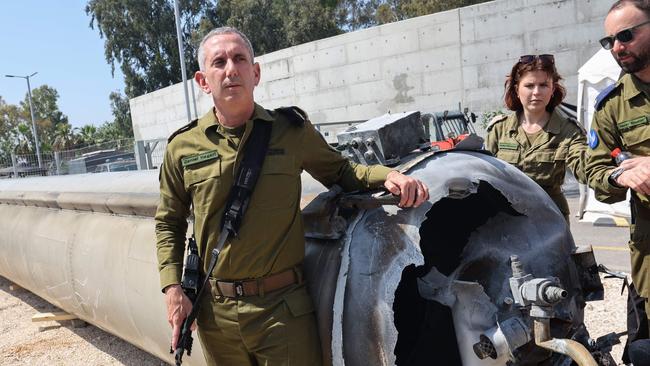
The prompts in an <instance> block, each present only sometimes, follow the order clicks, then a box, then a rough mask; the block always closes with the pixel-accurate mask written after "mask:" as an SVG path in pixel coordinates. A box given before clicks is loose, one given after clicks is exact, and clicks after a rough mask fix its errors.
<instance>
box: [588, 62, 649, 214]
mask: <svg viewBox="0 0 650 366" xmlns="http://www.w3.org/2000/svg"><path fill="white" fill-rule="evenodd" d="M596 109H597V111H596V113H595V114H594V118H593V121H592V123H591V131H589V147H590V149H589V152H588V154H587V174H588V176H589V185H590V186H591V187H592V188H593V189H594V192H595V194H596V198H597V199H598V200H599V201H603V202H606V203H614V202H618V201H623V200H625V197H626V194H627V188H620V187H615V186H613V185H612V184H610V183H609V180H608V178H609V175H610V174H611V172H612V169H614V168H615V167H616V163H615V162H614V159H612V157H611V155H610V153H611V152H612V150H614V149H615V148H617V147H618V148H620V149H621V150H623V151H629V152H631V153H632V154H634V155H637V156H648V155H650V86H649V85H648V84H644V83H643V82H642V81H641V80H639V79H638V78H637V77H635V76H634V75H630V74H627V75H625V76H623V77H622V78H621V79H620V80H619V81H618V83H616V85H615V87H614V89H613V90H612V91H610V92H609V94H607V96H605V99H604V100H603V101H602V103H601V104H599V105H598V107H597V108H596ZM632 194H633V197H634V199H635V201H636V202H637V203H639V204H641V206H642V207H640V208H643V207H645V208H650V203H649V202H650V200H649V199H648V197H647V196H645V195H643V194H639V193H637V192H632Z"/></svg>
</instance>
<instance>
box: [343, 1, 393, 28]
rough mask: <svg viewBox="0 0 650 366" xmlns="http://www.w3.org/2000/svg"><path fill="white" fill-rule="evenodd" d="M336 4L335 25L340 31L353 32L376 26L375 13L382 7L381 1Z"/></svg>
mask: <svg viewBox="0 0 650 366" xmlns="http://www.w3.org/2000/svg"><path fill="white" fill-rule="evenodd" d="M336 3H337V4H336V12H335V14H336V24H337V25H338V27H339V28H340V29H341V30H344V31H346V32H347V31H355V30H357V29H363V28H368V27H371V26H373V25H377V19H376V18H377V16H376V13H377V12H378V11H379V9H378V8H379V7H381V6H382V1H381V0H339V1H336Z"/></svg>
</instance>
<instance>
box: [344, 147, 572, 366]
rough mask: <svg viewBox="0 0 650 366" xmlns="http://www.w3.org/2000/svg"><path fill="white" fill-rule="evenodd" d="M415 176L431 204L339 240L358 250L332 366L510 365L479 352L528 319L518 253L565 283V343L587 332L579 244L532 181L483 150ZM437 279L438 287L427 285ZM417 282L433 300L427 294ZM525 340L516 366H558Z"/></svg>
mask: <svg viewBox="0 0 650 366" xmlns="http://www.w3.org/2000/svg"><path fill="white" fill-rule="evenodd" d="M458 167H463V169H458ZM410 174H411V175H413V176H415V177H417V178H419V179H422V180H423V181H424V182H425V183H427V184H428V185H429V187H430V195H431V198H430V201H429V202H428V203H426V204H424V205H423V206H421V207H419V208H416V209H400V208H397V207H394V206H383V207H380V208H376V209H369V210H367V211H365V212H364V211H362V212H361V217H360V218H359V220H358V222H355V223H352V224H350V227H349V229H348V232H347V234H346V237H345V238H342V240H347V242H348V244H349V247H347V249H346V244H345V243H343V244H340V245H342V250H343V251H342V256H343V257H342V262H341V268H340V271H339V288H338V289H337V291H336V294H335V297H336V299H335V301H334V312H335V313H336V311H337V305H336V304H337V302H340V303H341V306H340V307H341V309H339V310H340V311H341V314H342V315H341V323H342V330H341V340H340V344H339V343H337V342H332V345H331V346H332V355H333V364H334V365H393V364H398V365H430V364H431V360H436V362H440V364H450V365H451V364H460V363H462V364H464V365H474V364H476V365H479V364H480V365H505V363H506V362H508V356H507V355H500V356H499V357H498V358H497V359H495V360H492V359H490V360H492V361H491V362H487V361H485V360H483V361H481V360H480V359H479V358H478V357H477V356H476V355H475V353H474V351H473V345H474V344H475V343H477V342H479V340H480V335H481V334H482V333H484V332H486V331H488V330H490V329H491V328H493V327H495V326H496V325H497V323H505V324H515V323H513V322H515V320H512V319H511V318H515V317H516V316H519V313H520V311H519V310H518V309H516V308H515V307H513V304H512V302H513V299H512V296H513V295H512V293H511V291H510V287H509V283H508V279H509V277H511V275H512V271H511V269H510V261H509V259H510V256H511V255H513V254H514V255H518V256H519V258H520V259H521V261H522V262H523V263H524V264H525V265H526V267H527V268H528V270H529V272H531V273H532V274H533V275H534V276H535V277H540V278H546V277H553V278H558V280H559V282H560V283H561V284H562V285H563V288H565V289H566V291H567V298H566V299H563V300H561V301H560V303H559V304H558V305H557V306H556V308H555V319H553V320H552V321H551V326H552V329H553V332H557V333H558V334H560V335H567V336H568V335H570V329H571V327H573V326H576V325H578V324H581V323H582V315H583V313H582V307H583V305H584V298H583V295H582V289H581V283H580V279H579V275H578V271H577V269H576V266H575V264H574V262H573V259H572V256H571V254H572V253H573V251H574V249H575V248H574V243H573V240H572V238H571V235H570V232H569V230H568V228H567V226H566V223H565V222H564V220H563V217H562V216H561V214H560V213H559V211H558V210H557V208H556V207H555V205H554V204H553V203H552V201H550V199H549V198H548V196H547V195H546V193H544V191H543V190H542V189H541V188H539V187H538V186H537V185H536V184H535V183H534V182H533V181H531V180H530V179H528V178H527V177H525V176H523V175H522V174H520V173H519V172H518V171H516V170H515V168H513V167H511V166H509V165H507V164H505V163H503V162H502V161H499V160H497V159H495V158H493V157H490V156H487V155H483V154H480V153H474V152H454V153H442V154H436V155H434V156H432V157H431V158H430V159H427V160H425V161H423V162H420V163H419V164H418V165H417V166H415V167H414V168H413V169H412V171H411V173H410ZM342 273H345V275H344V276H342V275H341V274H342ZM433 273H437V275H435V276H434V277H435V278H436V280H435V281H433V282H432V283H428V284H427V282H426V279H430V277H427V275H433ZM419 278H421V279H422V280H423V281H422V282H423V283H422V284H421V286H424V287H425V288H426V287H427V286H429V287H428V288H429V290H430V292H429V293H428V294H425V291H421V290H419V289H418V279H419ZM341 298H342V300H341ZM522 319H523V320H521V321H519V320H516V322H517V324H523V327H522V328H521V329H528V330H532V328H533V327H532V323H531V322H530V319H529V318H528V317H526V316H523V317H522ZM333 321H334V326H336V324H337V318H336V316H335V317H334V319H333ZM522 339H523V340H524V341H523V342H524V343H525V341H528V342H527V343H526V344H525V345H523V346H521V347H519V348H518V349H516V350H514V352H513V353H514V355H513V357H514V358H515V360H516V361H517V362H518V364H526V363H527V362H529V361H530V362H531V363H535V362H541V361H543V360H546V359H548V358H549V357H550V353H549V352H548V351H546V350H543V349H541V348H539V347H537V346H535V345H534V342H532V341H531V340H532V339H533V338H532V335H531V334H527V335H525V336H524V337H523V338H522ZM519 342H521V341H519ZM518 346H519V345H518Z"/></svg>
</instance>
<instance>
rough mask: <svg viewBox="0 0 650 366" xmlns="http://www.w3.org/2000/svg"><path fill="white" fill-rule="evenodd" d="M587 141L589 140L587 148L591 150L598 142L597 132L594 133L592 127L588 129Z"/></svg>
mask: <svg viewBox="0 0 650 366" xmlns="http://www.w3.org/2000/svg"><path fill="white" fill-rule="evenodd" d="M587 141H588V142H589V148H590V149H592V150H593V149H595V148H596V147H597V146H598V142H599V141H598V133H596V131H595V130H594V129H591V130H590V131H589V137H588V139H587Z"/></svg>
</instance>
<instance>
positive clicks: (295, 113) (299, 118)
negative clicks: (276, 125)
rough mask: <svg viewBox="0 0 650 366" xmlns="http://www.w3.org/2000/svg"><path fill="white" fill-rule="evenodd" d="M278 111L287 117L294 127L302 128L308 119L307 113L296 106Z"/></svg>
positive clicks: (281, 108)
mask: <svg viewBox="0 0 650 366" xmlns="http://www.w3.org/2000/svg"><path fill="white" fill-rule="evenodd" d="M276 111H277V112H278V113H280V114H282V115H284V116H285V117H287V118H288V119H289V121H291V123H292V124H293V125H294V126H298V127H302V126H303V125H304V124H305V121H306V120H307V119H308V117H307V113H306V112H305V111H303V110H302V109H300V108H298V107H296V106H291V107H280V108H277V109H276Z"/></svg>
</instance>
